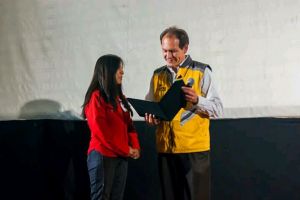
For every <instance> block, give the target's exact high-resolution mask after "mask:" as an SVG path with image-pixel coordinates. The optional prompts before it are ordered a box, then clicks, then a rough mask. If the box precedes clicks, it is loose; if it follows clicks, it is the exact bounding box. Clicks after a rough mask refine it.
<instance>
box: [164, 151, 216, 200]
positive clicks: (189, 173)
mask: <svg viewBox="0 0 300 200" xmlns="http://www.w3.org/2000/svg"><path fill="white" fill-rule="evenodd" d="M158 164H159V166H158V167H159V175H160V182H161V187H162V195H163V199H164V200H209V199H210V158H209V152H208V151H206V152H196V153H180V154H179V153H178V154H167V153H159V154H158Z"/></svg>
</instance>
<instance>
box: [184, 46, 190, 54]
mask: <svg viewBox="0 0 300 200" xmlns="http://www.w3.org/2000/svg"><path fill="white" fill-rule="evenodd" d="M188 49H189V45H188V44H186V45H185V46H184V47H183V51H184V53H185V54H186V52H187V51H188Z"/></svg>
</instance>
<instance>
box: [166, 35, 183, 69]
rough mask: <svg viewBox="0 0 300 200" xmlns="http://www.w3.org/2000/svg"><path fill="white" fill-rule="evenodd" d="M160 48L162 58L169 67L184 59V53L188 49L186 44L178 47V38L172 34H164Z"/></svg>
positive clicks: (175, 65) (176, 65)
mask: <svg viewBox="0 0 300 200" xmlns="http://www.w3.org/2000/svg"><path fill="white" fill-rule="evenodd" d="M161 48H162V53H163V56H164V59H165V60H166V62H167V65H168V66H170V67H178V66H179V64H180V63H181V62H182V61H183V60H184V59H185V54H186V52H187V50H188V45H186V46H184V47H183V48H182V49H181V48H179V39H178V38H176V37H175V36H174V35H165V36H164V37H163V38H162V41H161Z"/></svg>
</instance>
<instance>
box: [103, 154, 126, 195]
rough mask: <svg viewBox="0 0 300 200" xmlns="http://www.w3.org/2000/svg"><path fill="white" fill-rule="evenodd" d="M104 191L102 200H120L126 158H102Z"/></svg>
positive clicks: (123, 187)
mask: <svg viewBox="0 0 300 200" xmlns="http://www.w3.org/2000/svg"><path fill="white" fill-rule="evenodd" d="M103 161H104V162H103V164H104V165H103V166H104V191H103V200H122V199H123V196H124V190H125V185H126V178H127V168H128V160H127V158H121V157H117V158H110V157H105V156H104V157H103Z"/></svg>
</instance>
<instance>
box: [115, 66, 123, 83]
mask: <svg viewBox="0 0 300 200" xmlns="http://www.w3.org/2000/svg"><path fill="white" fill-rule="evenodd" d="M123 75H124V70H123V65H120V67H119V69H118V70H117V72H116V82H117V84H118V85H121V84H122V78H123Z"/></svg>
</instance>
